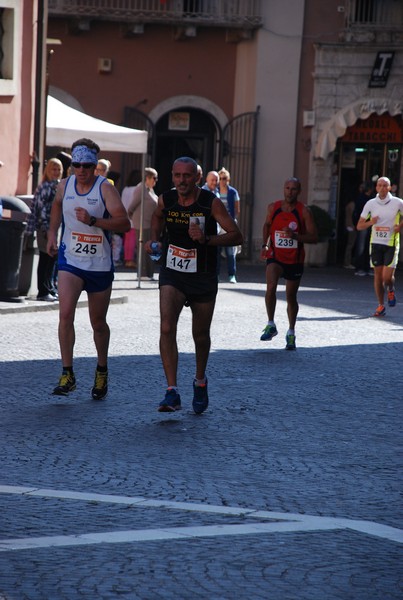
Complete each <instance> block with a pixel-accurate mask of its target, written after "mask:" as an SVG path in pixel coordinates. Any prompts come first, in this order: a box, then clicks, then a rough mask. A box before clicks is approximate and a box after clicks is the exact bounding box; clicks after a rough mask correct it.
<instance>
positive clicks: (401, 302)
mask: <svg viewBox="0 0 403 600" xmlns="http://www.w3.org/2000/svg"><path fill="white" fill-rule="evenodd" d="M137 285H138V284H137V281H136V280H135V274H134V273H132V272H128V271H127V272H124V271H121V272H118V273H117V274H116V279H115V284H114V291H113V301H112V303H111V306H110V309H109V318H108V321H109V324H110V327H111V345H110V361H109V374H110V388H109V394H108V396H107V399H106V400H104V401H101V402H94V401H92V400H91V396H90V389H91V386H92V381H93V375H94V369H95V366H96V358H95V349H94V345H93V341H92V332H91V327H90V324H89V318H88V311H87V308H86V295H83V296H82V300H81V301H80V307H79V308H78V309H77V313H76V336H77V339H76V346H75V357H76V358H75V372H76V377H77V390H76V391H75V392H73V393H72V394H71V395H70V396H69V397H67V398H64V397H56V396H52V395H51V391H52V389H53V387H54V386H55V385H56V383H57V381H58V378H59V376H60V370H61V363H60V354H59V345H58V339H57V325H58V311H57V306H56V305H54V304H52V305H44V303H37V302H33V301H30V300H28V301H27V302H26V303H25V304H11V303H0V332H1V337H0V340H1V341H0V347H1V354H0V372H1V391H0V408H1V415H2V416H1V425H0V436H1V437H0V439H1V455H2V460H1V465H0V511H1V517H0V600H65V599H66V600H75V599H76V598H77V599H80V598H82V599H85V600H115V599H124V600H136V599H139V600H157V599H161V600H165V599H174V598H175V599H176V600H177V599H179V600H196V599H200V600H234V599H235V598H236V599H241V600H244V599H245V600H246V599H247V600H255V599H256V600H257V599H261V600H268V599H270V600H336V599H337V600H387V599H400V600H401V598H402V597H403V577H402V568H401V565H402V558H403V556H402V555H403V553H402V542H403V531H402V520H401V517H402V504H401V492H402V475H401V473H402V461H401V456H402V454H401V449H402V427H401V423H402V409H401V406H402V385H401V373H402V359H403V272H402V271H401V270H398V271H397V277H396V295H397V301H398V302H397V305H396V307H394V308H388V307H387V314H386V317H384V318H381V319H375V318H371V317H370V315H371V314H372V313H373V312H374V310H375V308H376V304H377V303H376V300H375V294H374V291H373V279H372V277H354V273H353V272H351V271H349V270H344V269H339V268H331V267H329V268H326V269H313V268H307V269H306V272H305V275H304V277H303V279H302V284H301V288H300V292H299V303H300V311H299V316H298V321H297V328H296V336H297V340H296V342H297V351H296V352H286V351H285V350H284V348H285V333H286V330H287V315H286V305H285V292H284V290H285V288H284V285H282V284H281V285H280V286H279V290H278V301H277V310H276V324H277V328H278V331H279V335H278V336H277V337H276V338H274V339H273V340H272V341H271V342H261V341H260V334H261V331H262V329H263V327H264V326H265V324H266V322H267V318H266V311H265V304H264V294H265V283H264V267H263V266H248V265H245V264H243V263H240V266H239V273H238V283H237V284H236V285H231V284H229V283H226V282H223V283H220V285H219V294H218V298H217V305H216V312H215V316H214V320H213V327H212V351H211V356H210V362H209V368H208V377H209V395H210V407H209V409H208V411H207V412H206V413H204V414H203V415H201V416H196V415H195V414H194V413H193V411H192V407H191V400H192V379H193V377H194V368H195V367H194V364H195V362H194V347H193V341H192V338H191V318H190V310H189V309H187V308H185V309H184V311H183V313H182V315H181V318H180V322H179V332H178V345H179V351H180V356H179V388H180V393H181V397H182V411H180V412H177V413H174V414H172V415H171V414H166V413H158V412H157V406H158V403H159V401H160V400H161V399H162V397H163V394H164V390H165V380H164V376H163V370H162V365H161V361H160V357H159V351H158V337H159V309H158V283H157V282H149V281H143V282H142V283H141V288H140V289H139V288H138V287H137Z"/></svg>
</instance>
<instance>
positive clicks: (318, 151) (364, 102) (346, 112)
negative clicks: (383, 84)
mask: <svg viewBox="0 0 403 600" xmlns="http://www.w3.org/2000/svg"><path fill="white" fill-rule="evenodd" d="M374 113H376V114H378V115H382V114H384V113H389V114H390V115H391V116H392V117H394V116H396V115H399V114H402V113H403V102H401V101H399V100H396V99H393V98H361V99H359V100H355V101H354V102H352V103H351V104H348V105H347V106H345V107H344V108H342V109H341V110H339V111H338V112H337V113H336V114H334V115H333V117H332V118H331V119H329V120H328V121H325V123H323V125H322V131H321V133H320V135H319V137H318V141H317V143H316V146H315V152H314V158H321V159H323V160H326V158H327V157H328V156H329V154H330V152H333V150H334V149H335V148H336V144H337V140H338V138H340V137H342V136H343V135H344V134H345V133H346V129H347V127H351V125H354V124H355V122H356V121H357V119H367V118H368V117H369V116H370V115H372V114H374Z"/></svg>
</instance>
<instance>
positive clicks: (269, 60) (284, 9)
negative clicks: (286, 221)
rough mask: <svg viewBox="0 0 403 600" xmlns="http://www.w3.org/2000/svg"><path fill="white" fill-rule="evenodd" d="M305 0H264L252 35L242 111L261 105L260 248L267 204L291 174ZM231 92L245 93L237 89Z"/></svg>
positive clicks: (256, 222)
mask: <svg viewBox="0 0 403 600" xmlns="http://www.w3.org/2000/svg"><path fill="white" fill-rule="evenodd" d="M304 5H305V0H283V1H282V2H279V1H278V0H263V1H262V3H261V7H262V16H263V22H264V26H263V28H261V29H259V30H258V31H257V33H256V34H255V40H254V44H255V54H256V71H255V72H253V73H252V74H251V75H250V78H249V84H252V83H253V84H254V85H255V90H254V94H253V96H254V97H253V100H252V99H251V100H250V103H251V106H247V107H246V108H244V110H255V108H256V106H257V105H260V115H259V120H258V136H257V158H256V168H255V173H256V183H255V206H254V215H253V236H252V237H253V243H254V249H255V250H256V251H257V250H258V251H259V252H260V246H261V243H262V242H261V239H262V227H263V221H264V218H265V215H266V209H267V205H268V204H269V202H272V201H274V200H277V199H279V198H281V197H282V192H283V184H284V181H285V180H286V179H287V177H291V176H293V175H294V173H293V169H294V148H295V137H296V123H297V106H298V86H299V69H300V56H301V42H302V31H303V24H304ZM239 48H240V52H242V51H243V52H245V53H249V56H250V57H251V59H252V56H254V55H255V54H254V53H253V52H252V51H251V49H250V48H249V44H240V46H239ZM242 49H243V50H242ZM252 64H253V62H252V60H251V68H253V67H252ZM237 84H238V79H237ZM235 97H236V98H237V97H238V98H239V97H241V98H242V97H243V98H244V97H245V92H244V91H242V90H238V89H237V90H236V93H235ZM238 108H239V109H240V107H238ZM237 112H239V111H237ZM236 114H237V113H236Z"/></svg>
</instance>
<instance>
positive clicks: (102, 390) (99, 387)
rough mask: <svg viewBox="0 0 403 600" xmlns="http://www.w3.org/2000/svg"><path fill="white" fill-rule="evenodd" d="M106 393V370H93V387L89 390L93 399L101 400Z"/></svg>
mask: <svg viewBox="0 0 403 600" xmlns="http://www.w3.org/2000/svg"><path fill="white" fill-rule="evenodd" d="M107 393H108V371H98V369H96V371H95V381H94V387H93V388H92V390H91V395H92V398H93V400H102V398H105V396H106V394H107Z"/></svg>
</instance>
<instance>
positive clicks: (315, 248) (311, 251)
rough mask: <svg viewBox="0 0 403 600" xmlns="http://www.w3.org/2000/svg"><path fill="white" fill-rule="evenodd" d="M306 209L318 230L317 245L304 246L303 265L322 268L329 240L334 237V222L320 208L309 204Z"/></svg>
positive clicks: (325, 262) (325, 259)
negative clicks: (308, 210)
mask: <svg viewBox="0 0 403 600" xmlns="http://www.w3.org/2000/svg"><path fill="white" fill-rule="evenodd" d="M308 208H309V209H310V211H311V213H312V217H313V220H314V221H315V225H316V228H317V230H318V243H317V244H306V245H305V263H306V264H307V265H309V266H311V267H324V266H325V265H326V264H327V253H328V249H329V240H330V239H331V238H332V237H334V233H335V227H336V222H335V220H334V219H333V218H332V217H331V216H330V215H329V213H328V212H327V211H326V210H324V209H323V208H321V207H320V206H317V205H316V204H311V205H309V206H308Z"/></svg>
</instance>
